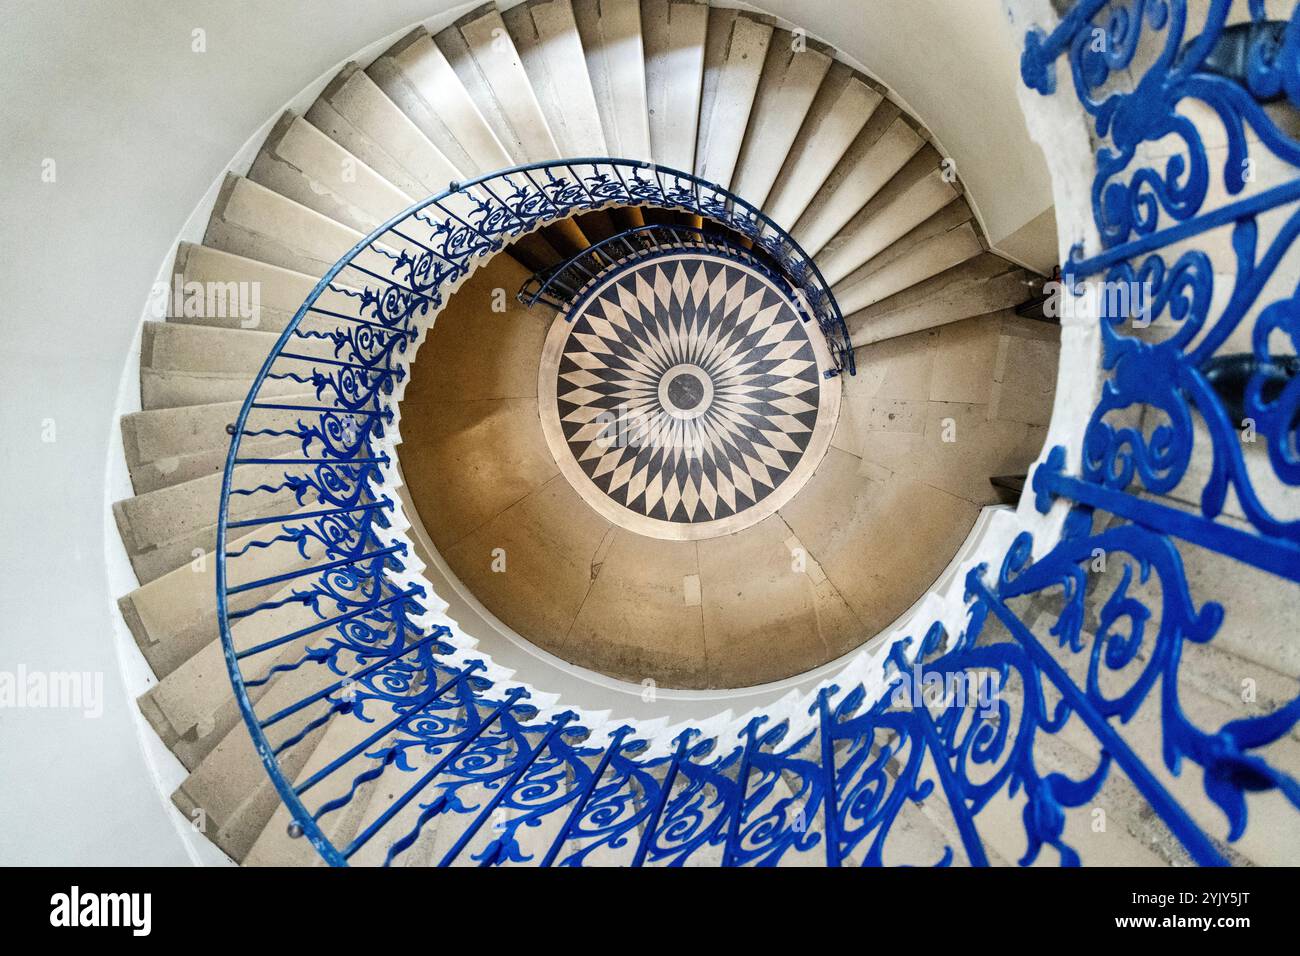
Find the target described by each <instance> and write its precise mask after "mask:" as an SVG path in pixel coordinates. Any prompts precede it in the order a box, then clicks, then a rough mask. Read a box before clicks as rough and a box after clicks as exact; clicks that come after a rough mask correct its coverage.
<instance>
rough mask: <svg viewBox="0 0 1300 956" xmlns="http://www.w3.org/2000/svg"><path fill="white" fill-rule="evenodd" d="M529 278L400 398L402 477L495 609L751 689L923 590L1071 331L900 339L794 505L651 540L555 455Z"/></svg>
mask: <svg viewBox="0 0 1300 956" xmlns="http://www.w3.org/2000/svg"><path fill="white" fill-rule="evenodd" d="M527 277H528V272H527V270H525V269H524V268H523V267H521V266H519V265H518V264H517V263H515V262H514V261H513V260H511V259H510V258H509V257H508V256H500V257H498V258H497V259H496V260H494V261H493V262H492V263H490V264H489V265H487V266H485V267H484V268H483V269H481V270H480V271H479V272H478V273H477V274H476V275H475V276H474V277H473V279H471V281H470V282H468V283H467V284H466V285H465V287H463V288H462V289H461V290H460V291H459V292H457V293H456V295H455V296H454V297H453V299H452V300H451V302H450V303H449V304H448V306H447V308H446V309H445V310H444V311H443V313H442V315H441V316H439V318H438V320H437V323H436V325H435V327H434V329H433V330H432V331H431V332H430V334H429V337H428V339H427V341H426V342H425V344H424V345H423V347H422V349H421V351H420V353H419V356H418V359H417V361H416V362H415V363H414V365H413V368H412V378H411V381H410V383H409V385H408V388H407V391H406V395H405V399H404V401H403V406H402V426H401V429H402V438H403V444H402V445H401V446H400V455H401V461H402V469H403V472H404V474H405V477H406V480H407V483H408V485H409V488H410V492H411V495H412V498H413V500H414V501H415V503H416V507H417V510H418V512H419V514H420V517H421V520H422V521H423V523H424V525H425V527H426V529H427V530H428V532H429V535H430V537H431V539H432V541H433V543H434V545H435V546H436V547H437V548H438V550H439V551H440V553H441V554H442V556H443V557H444V559H445V560H446V561H447V563H448V564H449V566H450V567H451V569H452V571H453V572H454V573H455V574H456V575H457V576H458V577H459V578H460V580H461V582H462V583H463V584H464V585H465V586H466V588H467V589H468V590H469V591H470V592H471V593H473V594H474V595H475V596H476V597H477V598H478V599H479V600H480V601H481V602H482V603H483V604H484V605H485V606H486V607H487V608H488V610H490V611H491V612H492V613H493V614H495V615H496V616H497V617H498V618H500V619H501V620H502V621H504V622H505V623H506V624H507V625H509V626H510V627H511V628H513V629H514V630H515V631H516V632H518V633H519V634H520V635H522V636H523V637H525V638H527V639H528V640H531V641H533V642H534V643H536V644H538V645H539V646H541V647H542V648H544V649H546V650H547V651H549V652H551V653H553V654H556V655H557V656H559V657H562V658H564V659H566V660H568V661H570V662H572V663H575V664H578V665H581V666H584V667H588V668H592V669H595V670H598V671H601V672H604V673H606V674H610V675H612V676H615V677H618V678H622V679H625V680H629V681H632V682H636V683H642V682H645V681H654V682H655V683H656V684H657V685H659V686H664V687H677V688H720V687H744V686H749V685H752V684H758V683H764V682H767V681H772V680H777V679H780V678H784V677H789V676H792V675H795V674H798V673H801V672H803V671H806V670H808V669H810V668H813V667H816V666H818V665H820V664H822V663H825V662H827V661H829V660H832V659H834V658H836V657H838V656H840V655H842V654H844V653H846V652H847V651H849V650H852V649H853V648H854V647H856V646H858V645H859V644H861V643H863V642H864V641H866V640H868V639H870V638H871V637H873V636H874V635H875V634H877V633H878V632H879V631H880V630H882V629H883V628H885V627H886V626H888V625H889V624H890V623H891V622H892V621H893V620H894V619H895V618H896V617H897V616H898V615H899V614H901V613H902V612H903V611H905V610H906V609H907V608H908V607H909V606H910V605H911V604H912V603H913V602H914V601H916V600H917V599H918V598H919V597H920V596H922V595H923V594H924V593H925V591H926V590H927V589H928V588H929V586H930V585H931V583H932V582H933V581H934V580H935V578H936V577H938V575H939V574H940V572H941V571H942V570H943V568H944V567H945V566H946V565H947V564H948V563H949V561H950V560H951V558H952V556H953V554H954V553H955V552H956V550H957V549H958V547H959V546H960V545H961V543H962V542H963V541H964V540H965V538H966V536H967V534H968V533H969V531H970V528H971V526H972V525H973V523H974V521H975V518H976V515H977V514H978V513H979V510H980V508H981V507H983V506H984V505H987V504H991V503H994V502H996V500H997V496H996V495H995V494H994V491H993V488H992V486H991V485H990V484H989V478H990V477H991V476H994V475H1005V474H1022V473H1024V472H1025V470H1026V469H1027V466H1028V464H1029V463H1030V462H1031V461H1032V460H1033V458H1034V457H1035V456H1036V455H1037V453H1038V450H1039V447H1040V446H1041V444H1042V441H1043V437H1044V434H1045V432H1046V429H1045V427H1044V426H1045V424H1046V422H1047V420H1048V417H1049V415H1050V411H1051V399H1052V387H1053V384H1054V382H1055V378H1056V342H1055V332H1056V330H1055V328H1053V327H1051V326H1047V325H1044V324H1042V323H1035V322H1031V321H1028V320H1024V319H1019V318H1017V317H1015V316H1014V315H1012V314H993V315H988V316H983V317H980V318H976V319H969V320H966V321H964V322H958V323H954V324H951V325H947V326H942V327H941V328H938V329H935V330H931V331H926V332H919V333H914V334H912V335H908V336H905V337H902V338H897V339H890V340H887V341H884V342H880V343H877V344H874V345H870V346H866V347H864V348H861V349H859V350H858V351H857V353H856V355H857V361H858V367H859V372H858V375H857V376H856V377H853V378H848V379H846V380H845V383H844V385H845V390H844V407H843V411H842V414H841V420H840V423H839V425H838V428H837V431H836V434H835V439H834V442H833V445H832V448H831V449H830V451H829V453H828V454H827V456H826V457H825V459H824V460H823V461H822V463H821V464H820V466H819V467H818V468H817V470H816V472H815V473H814V475H813V476H812V478H811V479H810V480H809V482H808V484H807V485H806V486H805V487H804V488H803V489H802V490H801V491H800V492H799V493H798V494H797V495H796V496H795V497H794V498H793V500H791V501H790V502H789V503H788V504H787V505H786V506H785V507H783V508H782V509H781V510H780V511H779V512H777V513H776V514H774V515H772V516H771V517H769V518H767V519H766V520H764V521H762V522H760V523H759V524H757V525H754V526H752V527H750V528H748V529H746V530H744V531H742V532H739V533H737V534H733V535H728V536H724V537H720V538H712V539H707V540H703V541H698V542H690V541H687V542H674V541H664V540H658V539H651V538H646V537H643V536H640V535H637V534H635V533H633V532H629V531H626V530H623V529H621V528H617V527H615V526H614V525H612V524H611V523H609V522H608V521H606V520H605V519H603V518H602V517H600V516H599V515H597V514H596V513H595V512H594V511H593V510H592V509H591V508H590V507H589V506H587V505H586V504H585V503H584V502H583V501H582V499H581V498H580V497H579V495H578V494H577V493H576V492H575V491H574V490H573V489H572V488H571V487H570V486H569V485H568V483H567V482H566V480H565V479H564V478H563V477H562V476H561V475H560V472H559V469H558V468H557V467H556V465H555V462H554V460H553V458H552V457H551V455H550V452H549V451H548V449H547V446H546V442H545V440H544V438H543V436H542V431H541V426H540V421H539V419H538V412H537V397H536V393H537V365H538V359H539V356H540V353H541V348H542V342H543V339H544V337H545V335H546V331H547V327H548V324H549V322H550V321H552V319H553V318H554V313H553V312H549V311H547V310H544V309H541V308H538V309H534V310H532V311H529V310H526V309H524V308H523V307H521V306H519V305H518V303H517V302H516V301H515V299H514V293H515V291H516V290H517V289H518V288H519V286H520V284H521V283H522V282H523V281H524V280H525V279H526V278H527ZM497 289H503V290H504V293H505V294H504V296H501V294H500V293H497V294H496V298H497V301H500V300H501V299H502V298H504V300H505V302H506V303H507V308H506V311H505V312H493V311H492V310H491V303H492V301H493V297H494V290H497ZM947 438H952V439H955V440H952V441H947V440H945V439H947ZM502 559H504V566H503V565H502Z"/></svg>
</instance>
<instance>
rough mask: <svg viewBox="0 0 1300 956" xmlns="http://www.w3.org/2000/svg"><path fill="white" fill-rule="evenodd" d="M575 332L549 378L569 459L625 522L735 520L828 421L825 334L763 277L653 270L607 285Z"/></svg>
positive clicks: (668, 266)
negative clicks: (819, 343)
mask: <svg viewBox="0 0 1300 956" xmlns="http://www.w3.org/2000/svg"><path fill="white" fill-rule="evenodd" d="M567 326H568V330H567V338H566V340H565V341H564V343H563V346H562V348H561V349H560V350H559V352H558V355H556V356H554V357H551V359H550V361H551V364H552V366H554V367H553V368H550V369H548V368H546V367H545V362H544V367H543V370H542V386H541V387H542V388H546V387H547V381H548V376H549V381H551V382H553V383H554V384H553V387H554V389H555V393H554V394H555V404H554V410H555V414H556V415H557V416H558V419H559V422H558V424H559V428H560V431H561V433H562V434H563V437H564V442H565V446H566V447H565V452H564V453H567V454H568V455H571V456H572V458H573V460H574V461H576V462H577V464H578V465H579V466H580V467H581V469H582V472H583V473H584V474H585V475H586V477H587V479H589V481H590V482H591V484H592V485H594V487H595V489H596V490H598V492H599V494H601V495H603V496H605V497H606V498H608V499H609V500H610V501H612V502H613V503H615V504H616V505H617V506H618V507H619V508H620V509H626V511H628V512H630V513H632V514H634V515H637V516H641V517H642V518H648V519H650V520H651V521H659V522H670V523H674V524H695V523H704V522H711V521H720V520H722V519H726V518H731V517H733V516H736V515H739V514H742V513H743V512H745V511H746V510H747V509H750V508H753V507H755V506H756V505H757V504H758V503H759V502H762V501H763V500H764V499H765V498H767V497H768V496H769V495H772V494H773V493H774V492H775V491H776V490H777V489H778V488H780V487H781V486H782V483H783V482H785V481H786V479H787V478H788V477H789V476H790V474H791V472H792V471H793V470H794V469H795V466H796V465H797V464H798V463H799V462H800V460H801V459H802V458H803V457H804V455H805V453H806V452H807V451H808V447H809V443H810V440H811V439H812V436H813V433H814V428H815V426H816V424H817V418H818V415H819V414H821V413H822V412H821V408H820V400H821V392H822V388H821V370H820V368H819V363H818V356H817V353H816V352H815V351H814V348H813V345H812V342H811V341H810V340H809V335H810V334H814V335H815V334H818V333H817V331H816V327H815V325H813V324H811V323H808V324H805V323H804V322H803V321H802V320H801V319H800V317H799V315H798V313H797V312H796V311H795V308H794V306H793V304H792V303H791V301H790V300H789V298H788V297H787V296H786V295H785V294H784V293H783V292H782V291H781V290H780V289H779V288H778V287H777V286H776V285H774V284H773V283H772V282H771V281H770V280H769V279H767V278H766V277H764V276H762V275H761V274H760V273H758V272H756V271H754V270H752V269H750V268H748V267H746V266H743V265H740V264H737V263H733V262H728V261H727V260H724V259H720V258H716V257H712V256H699V255H674V256H670V257H663V258H656V259H652V260H649V261H645V262H642V263H640V264H638V265H636V266H634V267H632V268H630V269H625V270H624V271H622V272H619V273H617V274H616V276H615V277H614V278H613V279H612V280H611V281H606V282H605V283H604V284H603V285H601V286H599V287H598V288H597V291H596V292H595V294H594V295H592V296H590V297H589V298H588V299H586V301H585V302H584V303H583V304H582V305H581V306H580V312H579V313H578V314H577V315H576V316H573V317H572V318H571V320H570V321H569V322H568V323H567ZM548 354H549V353H548ZM544 414H545V413H544ZM547 424H548V425H549V424H553V423H547ZM548 431H552V432H553V431H554V429H550V428H548ZM552 450H553V451H556V449H555V448H554V447H553V448H552ZM556 453H557V455H559V454H560V453H561V452H559V451H556ZM587 490H590V489H587ZM759 517H761V516H756V518H755V520H758V518H759ZM734 524H735V523H734V522H728V525H731V526H734Z"/></svg>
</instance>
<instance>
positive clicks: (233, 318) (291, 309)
mask: <svg viewBox="0 0 1300 956" xmlns="http://www.w3.org/2000/svg"><path fill="white" fill-rule="evenodd" d="M172 272H173V289H172V290H171V292H172V295H171V301H170V308H169V309H168V310H167V321H169V322H177V323H184V324H186V325H210V326H216V327H220V328H228V329H230V328H233V329H255V330H259V331H262V332H279V331H281V330H282V329H283V328H284V327H285V326H286V325H288V324H289V321H290V320H291V319H292V318H293V316H294V313H296V312H297V311H298V308H299V306H301V305H302V304H303V302H305V301H306V300H307V297H308V296H309V295H310V294H311V290H312V289H313V288H314V287H315V285H316V282H317V279H316V278H314V277H313V276H310V275H307V274H305V273H302V272H295V271H293V270H291V269H283V268H280V267H279V266H274V265H271V264H270V263H267V262H262V261H260V260H258V259H250V258H248V257H246V256H240V255H235V254H234V253H230V252H226V251H224V250H222V249H215V248H213V247H211V246H200V245H195V244H194V243H190V242H182V243H181V244H180V247H179V249H178V250H177V252H176V264H175V266H174V267H173V270H172ZM177 277H179V280H178V279H177ZM177 281H179V282H180V284H181V291H180V293H179V294H177V293H176V292H175V288H174V287H175V285H176V283H177ZM186 287H188V289H189V291H186ZM326 294H327V295H328V294H329V293H326ZM244 306H246V308H245V307H244Z"/></svg>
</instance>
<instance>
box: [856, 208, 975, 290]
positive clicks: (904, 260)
mask: <svg viewBox="0 0 1300 956" xmlns="http://www.w3.org/2000/svg"><path fill="white" fill-rule="evenodd" d="M983 251H984V244H983V243H982V242H981V241H980V235H979V231H978V230H977V229H976V227H975V224H974V223H973V222H972V221H971V215H970V207H969V206H967V205H966V203H965V201H963V200H957V201H956V202H951V203H949V204H948V205H947V206H945V207H944V208H943V209H941V210H940V211H939V212H938V213H936V214H935V215H933V216H931V217H930V218H929V219H927V220H926V221H925V222H923V223H922V224H921V225H919V226H917V227H916V228H915V229H913V230H912V231H911V232H909V233H908V234H907V235H906V236H904V237H903V238H902V239H900V240H899V241H898V242H896V243H894V244H893V245H892V246H890V247H889V248H888V249H886V250H885V251H884V252H882V253H881V254H880V255H878V256H876V257H875V258H873V259H871V260H870V261H869V262H867V263H866V264H865V265H863V266H861V267H859V268H858V269H855V270H854V271H853V272H851V273H849V275H847V276H845V277H844V278H843V279H841V280H840V282H839V284H838V285H836V286H835V288H834V289H833V290H832V291H833V292H834V293H835V300H836V301H837V302H838V303H839V306H840V311H841V312H843V313H844V314H845V315H852V314H853V313H854V312H859V311H861V310H862V309H865V308H867V307H868V306H871V305H875V304H876V303H877V302H880V301H881V300H883V299H887V298H889V297H890V296H891V295H896V294H897V293H899V292H902V291H903V290H904V289H910V288H911V287H912V286H914V285H916V284H917V283H919V282H924V281H925V280H926V279H929V278H930V277H932V276H936V275H938V274H939V273H941V272H945V271H947V270H948V269H951V268H953V267H955V266H959V265H961V264H962V263H963V262H965V261H966V260H968V259H972V258H974V257H975V256H977V255H979V254H980V253H982V252H983Z"/></svg>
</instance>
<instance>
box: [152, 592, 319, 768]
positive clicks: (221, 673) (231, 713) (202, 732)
mask: <svg viewBox="0 0 1300 956" xmlns="http://www.w3.org/2000/svg"><path fill="white" fill-rule="evenodd" d="M295 584H297V586H299V587H301V584H302V582H295ZM293 591H294V585H293V584H291V585H289V586H285V587H282V588H281V589H280V590H279V591H276V592H274V593H273V594H272V596H271V598H270V599H271V600H273V601H285V600H289V599H292V597H293ZM319 620H320V619H319V618H318V617H317V616H316V614H315V613H313V612H312V610H311V608H309V607H306V606H304V605H302V604H300V603H296V602H295V603H291V604H287V605H285V606H283V607H279V608H274V609H271V610H267V611H261V612H259V613H257V614H255V615H253V616H251V617H248V618H243V619H239V620H237V621H234V622H233V623H232V624H231V628H230V636H231V640H232V641H233V642H234V646H235V648H236V650H241V651H242V650H246V649H247V648H250V647H253V646H255V645H257V644H259V643H261V642H263V641H271V640H275V639H276V638H279V637H282V636H284V635H286V634H290V633H293V632H294V631H295V630H298V629H300V628H304V627H310V626H311V625H313V624H315V623H317V622H318V621H319ZM316 638H317V643H319V642H320V638H321V634H319V633H318V634H317V635H316ZM304 646H305V645H304V643H303V641H301V640H300V641H297V642H294V643H293V644H291V645H288V646H285V647H283V648H280V649H277V650H275V651H271V652H268V653H266V654H262V655H258V657H257V658H256V660H254V661H248V660H245V661H244V663H243V665H242V670H243V673H244V675H245V677H246V678H249V679H251V680H260V679H261V678H262V677H263V676H265V675H266V674H267V673H268V672H271V670H272V668H273V667H275V666H281V667H288V666H291V665H293V664H294V663H296V662H297V661H298V659H299V658H300V657H301V655H302V652H303V650H304ZM264 658H265V659H264ZM271 677H272V680H271V681H269V682H268V683H266V684H260V685H258V686H255V687H249V688H248V694H249V699H250V700H251V701H252V702H253V703H254V704H256V703H257V701H258V700H259V699H260V698H261V697H262V696H263V695H264V694H265V693H266V692H267V690H268V689H269V688H270V687H271V686H273V684H274V682H275V680H277V679H278V676H277V675H276V674H274V673H272V674H271ZM138 704H139V707H140V712H141V713H143V714H144V716H145V719H146V720H148V721H149V724H150V726H151V727H153V729H154V732H155V733H157V734H158V736H159V737H160V738H161V739H162V741H163V742H164V743H165V744H167V746H168V747H169V748H170V749H171V751H172V752H173V753H174V754H176V756H177V757H178V758H180V761H181V763H183V764H184V765H185V766H186V768H187V769H191V770H192V769H194V768H195V767H197V766H198V765H199V763H201V762H202V761H203V759H204V758H205V757H206V756H207V755H208V754H209V753H211V752H212V750H213V748H215V747H216V746H217V744H219V743H220V742H221V740H222V739H224V738H225V736H226V734H228V733H229V732H230V731H231V730H232V729H233V728H234V727H235V726H236V725H237V724H238V723H239V721H240V715H239V707H238V705H237V704H236V703H235V696H234V691H233V690H232V688H231V684H230V673H229V671H228V670H227V668H226V659H225V653H224V650H223V648H222V643H221V639H220V636H219V635H217V636H214V637H213V639H212V640H210V641H209V642H208V643H207V644H206V645H204V647H203V648H201V649H200V650H199V651H198V653H196V654H194V655H192V656H191V657H189V658H188V659H187V660H186V661H185V662H184V663H182V664H181V665H180V666H179V667H176V668H175V669H173V670H172V671H171V672H170V673H169V674H167V676H165V677H163V678H161V679H160V680H159V681H158V683H157V684H155V685H154V686H153V687H152V688H150V689H149V690H148V691H147V692H146V693H145V694H143V695H142V696H141V697H140V699H139V701H138Z"/></svg>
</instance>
